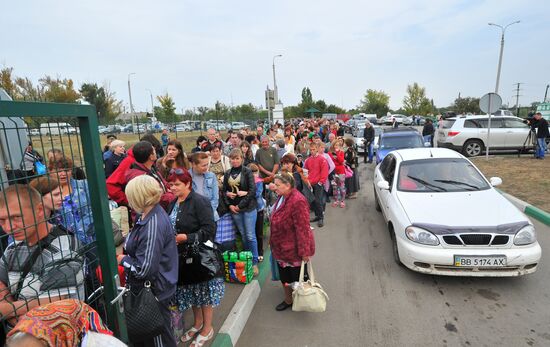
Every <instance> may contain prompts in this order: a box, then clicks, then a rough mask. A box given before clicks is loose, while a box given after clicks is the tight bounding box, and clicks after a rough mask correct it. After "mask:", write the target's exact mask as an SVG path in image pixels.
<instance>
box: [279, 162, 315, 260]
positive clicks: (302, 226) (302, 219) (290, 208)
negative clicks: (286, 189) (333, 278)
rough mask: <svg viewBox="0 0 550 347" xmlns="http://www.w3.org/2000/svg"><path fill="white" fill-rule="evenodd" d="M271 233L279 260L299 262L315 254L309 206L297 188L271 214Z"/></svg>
mask: <svg viewBox="0 0 550 347" xmlns="http://www.w3.org/2000/svg"><path fill="white" fill-rule="evenodd" d="M323 160H324V159H323ZM279 199H280V198H279ZM278 201H279V200H277V202H276V203H275V206H277V203H278ZM270 233H271V236H270V238H269V244H270V245H271V252H272V253H273V256H274V257H275V259H277V260H280V261H284V262H289V263H290V262H299V261H301V260H302V257H304V256H307V257H312V256H313V255H314V254H315V239H314V237H313V232H312V231H311V228H310V227H309V204H308V202H307V200H306V198H305V197H304V196H303V195H302V193H300V192H299V191H298V190H296V189H295V188H294V189H292V191H291V192H290V194H289V195H288V196H287V197H285V198H284V200H283V203H282V204H281V206H279V208H277V209H275V211H274V212H273V213H272V214H271V228H270Z"/></svg>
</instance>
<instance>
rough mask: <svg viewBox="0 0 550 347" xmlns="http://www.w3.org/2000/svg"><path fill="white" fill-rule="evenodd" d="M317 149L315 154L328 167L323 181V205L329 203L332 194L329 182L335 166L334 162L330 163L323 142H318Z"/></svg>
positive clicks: (330, 160) (330, 159)
mask: <svg viewBox="0 0 550 347" xmlns="http://www.w3.org/2000/svg"><path fill="white" fill-rule="evenodd" d="M318 146H319V149H318V150H317V152H319V155H322V156H323V158H325V161H326V162H327V165H328V178H327V180H326V181H325V184H324V188H325V203H328V202H330V195H331V193H332V185H331V184H330V182H331V181H332V180H333V179H334V168H335V167H336V165H334V161H332V158H331V157H330V155H329V154H328V153H327V151H325V147H326V145H325V143H324V142H323V141H319V142H318ZM327 150H328V148H327ZM325 207H326V204H323V211H324V210H325Z"/></svg>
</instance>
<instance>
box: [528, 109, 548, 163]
mask: <svg viewBox="0 0 550 347" xmlns="http://www.w3.org/2000/svg"><path fill="white" fill-rule="evenodd" d="M531 130H532V131H536V132H537V148H536V150H535V158H537V159H544V153H545V152H546V138H547V137H550V133H549V131H548V122H547V121H546V119H544V118H542V114H541V113H540V112H537V113H535V116H534V117H533V121H532V122H531Z"/></svg>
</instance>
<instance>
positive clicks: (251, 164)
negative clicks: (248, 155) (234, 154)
mask: <svg viewBox="0 0 550 347" xmlns="http://www.w3.org/2000/svg"><path fill="white" fill-rule="evenodd" d="M248 168H249V169H250V171H252V172H259V171H260V168H259V167H258V165H256V164H254V163H250V164H248Z"/></svg>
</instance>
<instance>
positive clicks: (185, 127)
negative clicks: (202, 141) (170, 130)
mask: <svg viewBox="0 0 550 347" xmlns="http://www.w3.org/2000/svg"><path fill="white" fill-rule="evenodd" d="M191 130H193V129H191V126H190V125H189V124H186V123H178V124H176V128H175V131H176V132H184V131H191Z"/></svg>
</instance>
